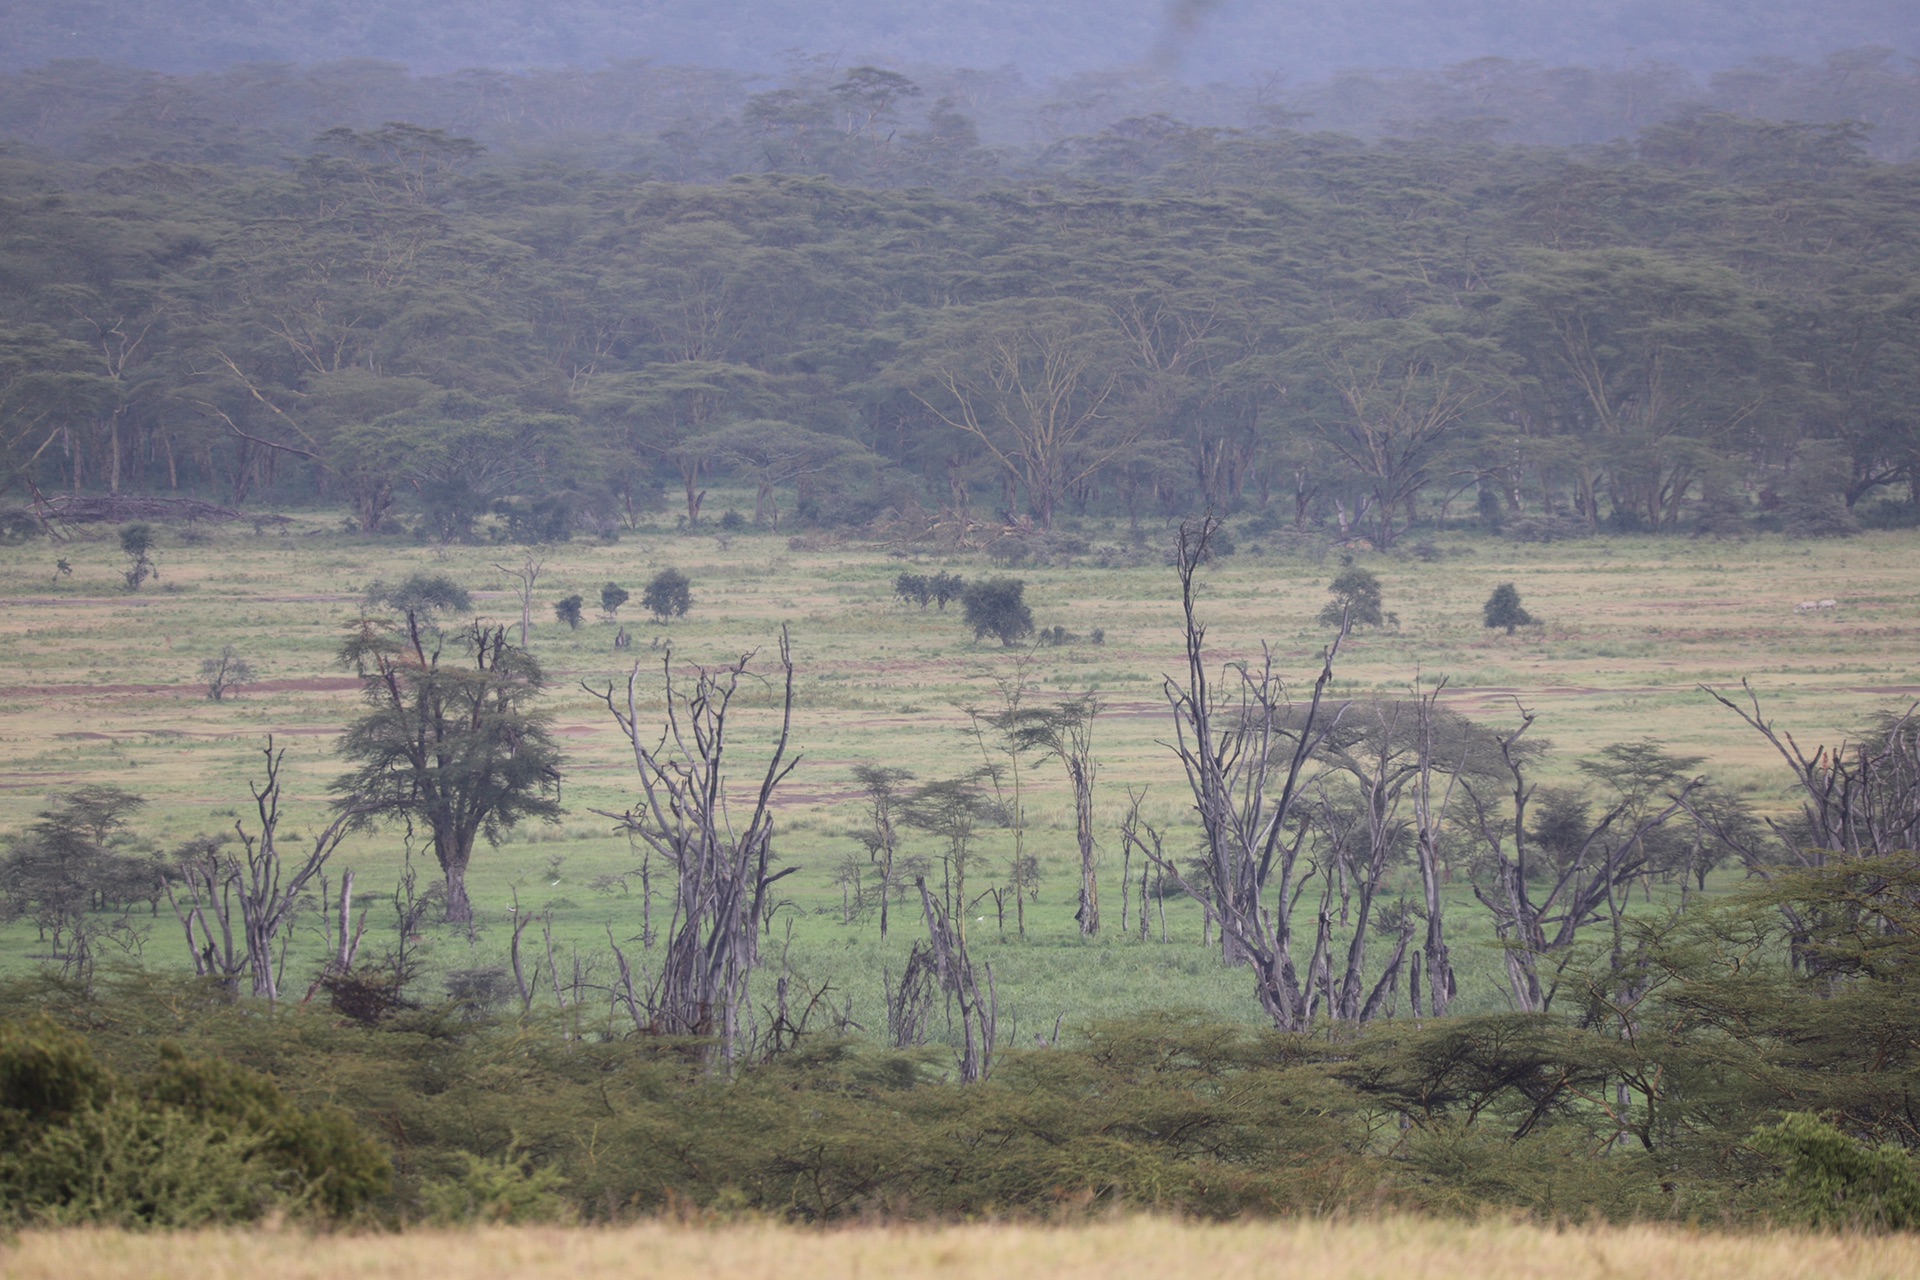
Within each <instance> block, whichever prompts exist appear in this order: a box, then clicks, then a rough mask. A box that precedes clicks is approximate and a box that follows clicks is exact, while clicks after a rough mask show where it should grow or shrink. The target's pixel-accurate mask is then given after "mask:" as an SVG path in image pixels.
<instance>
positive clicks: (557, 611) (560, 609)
mask: <svg viewBox="0 0 1920 1280" xmlns="http://www.w3.org/2000/svg"><path fill="white" fill-rule="evenodd" d="M585 604H586V601H585V600H583V599H582V598H581V597H579V596H577V595H573V596H568V597H567V598H566V599H564V600H555V601H554V602H553V616H554V617H556V618H558V619H559V620H560V621H562V622H564V623H566V624H567V629H568V630H569V631H578V630H579V629H580V621H581V618H580V610H581V608H582V607H583V606H584V605H585Z"/></svg>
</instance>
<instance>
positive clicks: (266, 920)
mask: <svg viewBox="0 0 1920 1280" xmlns="http://www.w3.org/2000/svg"><path fill="white" fill-rule="evenodd" d="M286 754H287V753H286V749H285V748H284V747H281V748H275V746H274V744H273V739H272V738H271V737H269V738H268V739H267V745H266V749H265V755H266V775H267V776H266V780H265V782H264V783H253V782H249V783H248V784H247V787H248V790H250V791H251V792H252V793H253V801H254V809H255V811H256V813H257V814H258V816H259V829H258V830H257V831H249V830H248V829H247V824H246V821H245V820H244V819H235V820H234V824H233V826H234V832H235V834H236V835H237V836H238V842H237V850H236V846H235V845H233V844H220V843H218V842H215V841H211V840H208V841H201V842H198V844H197V845H196V846H194V848H193V851H192V852H191V853H190V854H189V856H188V857H186V858H185V859H183V861H182V863H181V871H182V874H183V878H184V879H185V881H186V889H187V903H186V904H185V905H184V906H183V905H182V904H181V903H180V901H179V900H178V897H177V895H176V894H175V893H174V892H173V889H172V886H171V885H169V886H168V889H167V896H168V900H169V901H170V902H172V904H173V910H174V914H175V915H176V916H177V917H178V918H179V920H180V924H181V927H182V928H183V929H184V930H185V931H186V935H187V949H188V950H189V951H190V952H191V953H192V954H193V963H194V969H195V971H196V972H197V973H199V974H200V975H201V976H203V977H217V978H220V979H222V980H224V981H227V982H230V983H237V981H238V979H239V977H240V976H241V975H242V974H246V975H248V976H250V977H251V979H252V986H253V994H254V995H255V996H256V997H258V998H260V999H264V1000H268V1001H273V1000H277V999H279V998H280V976H281V975H280V971H279V965H280V963H281V962H283V961H284V959H285V938H284V933H285V930H286V927H287V924H288V923H289V922H290V921H291V920H292V918H293V916H294V915H295V913H296V912H298V910H299V909H300V905H301V900H302V895H303V894H304V892H305V890H306V887H307V885H308V884H309V883H310V882H311V881H312V880H313V879H314V877H316V876H318V875H319V874H320V872H321V870H322V869H323V868H324V867H325V866H326V864H327V860H328V859H329V858H331V857H332V856H333V854H334V851H335V850H336V849H338V848H339V847H340V842H341V841H342V840H343V839H345V838H346V834H347V832H348V830H349V829H350V828H351V826H352V825H353V823H354V821H355V819H356V818H357V817H358V816H359V814H358V812H357V811H356V810H352V809H348V810H343V811H341V812H339V813H338V814H337V816H336V817H335V818H334V820H333V821H332V822H331V823H329V824H328V825H327V826H326V827H324V828H322V829H321V831H320V832H319V833H318V834H317V835H315V836H314V837H313V840H312V844H311V845H310V847H308V849H307V850H306V852H305V854H304V855H301V856H300V857H299V860H298V861H297V862H294V861H289V860H287V859H285V858H283V857H282V855H281V852H280V846H279V835H280V794H281V784H280V769H281V765H282V763H283V761H284V760H285V758H286ZM352 894H353V877H352V874H351V873H349V874H348V875H347V877H346V878H345V881H344V882H343V884H342V887H341V902H340V943H339V946H338V948H337V949H336V957H335V958H336V959H337V960H340V961H343V962H344V963H345V964H347V965H351V963H352V960H353V954H354V951H355V950H356V949H357V945H358V934H357V933H356V934H354V935H353V936H352V937H349V935H348V927H349V926H348V921H349V919H350V918H351V915H352V905H353V898H352ZM210 913H211V916H212V921H211V922H210V921H209V914H210ZM236 915H237V917H238V918H237V920H236ZM236 923H237V924H238V925H239V926H240V927H239V939H238V944H237V945H236V940H235V929H234V926H235V924H236ZM212 924H217V926H218V931H217V933H216V931H215V929H214V928H213V927H211V925H212ZM363 927H364V921H363ZM276 945H277V946H278V947H279V952H280V953H279V954H278V955H276V953H275V950H276Z"/></svg>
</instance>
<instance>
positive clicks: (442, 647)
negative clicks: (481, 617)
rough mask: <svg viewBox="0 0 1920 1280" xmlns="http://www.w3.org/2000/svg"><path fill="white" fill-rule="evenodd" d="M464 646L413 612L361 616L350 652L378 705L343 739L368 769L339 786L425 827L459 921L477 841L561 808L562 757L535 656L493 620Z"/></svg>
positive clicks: (465, 917) (365, 816)
mask: <svg viewBox="0 0 1920 1280" xmlns="http://www.w3.org/2000/svg"><path fill="white" fill-rule="evenodd" d="M452 643H453V646H454V649H455V650H456V652H455V653H452V654H450V653H448V652H447V646H448V637H447V636H446V634H445V633H443V632H442V631H440V630H439V629H438V628H435V627H432V626H431V625H429V624H427V623H425V622H423V621H422V620H421V616H420V614H418V613H416V612H415V611H414V610H411V609H409V610H406V611H405V612H404V613H403V614H402V615H401V617H400V619H399V620H398V621H382V620H379V619H374V618H362V619H361V620H360V622H359V624H358V625H357V626H356V628H355V630H354V632H353V634H352V635H351V636H350V637H349V638H348V639H347V642H346V644H345V645H343V646H342V647H341V650H340V661H341V663H342V664H343V665H344V666H347V667H349V668H351V669H352V670H353V672H354V674H355V675H357V676H359V677H360V684H361V696H362V697H363V698H364V699H365V700H366V702H367V705H368V708H369V710H368V712H367V714H366V715H364V716H362V717H361V718H360V719H359V720H356V721H355V722H354V723H353V724H351V725H349V726H348V728H347V732H346V734H345V736H343V737H342V738H341V740H340V746H339V752H340V754H341V755H342V756H345V757H346V758H347V759H348V760H351V761H353V762H355V764H356V766H357V767H355V768H354V769H353V771H352V772H350V773H346V774H342V775H341V776H340V778H339V779H338V780H336V781H335V782H334V784H333V790H334V791H335V792H336V793H337V794H338V795H339V799H338V800H337V801H336V802H335V803H336V804H337V806H338V807H339V808H340V809H342V810H351V811H353V812H354V813H356V815H357V821H359V822H362V823H373V822H379V821H391V820H396V819H397V820H401V821H404V822H406V823H408V824H409V828H410V829H415V830H417V829H419V828H425V830H426V831H427V833H428V835H429V836H430V837H431V838H432V841H433V856H434V860H435V861H436V862H438V863H439V865H440V870H441V872H442V873H443V874H444V876H445V877H446V891H447V919H448V920H449V921H452V922H455V923H464V922H467V921H470V920H472V919H473V904H472V902H470V901H469V900H468V898H467V865H468V863H469V862H470V861H471V859H472V857H473V848H474V844H475V843H476V842H477V841H478V839H479V838H480V837H481V836H482V835H484V836H485V837H486V838H487V840H488V841H489V842H490V843H498V842H499V839H500V837H501V836H502V835H504V834H505V833H506V832H508V831H510V830H512V829H513V828H514V827H515V826H517V825H519V824H520V823H521V822H522V821H524V820H525V819H528V818H539V819H541V820H543V821H552V820H554V819H556V818H558V817H559V816H560V813H561V808H560V763H561V756H560V749H559V747H558V746H557V745H555V743H554V741H553V738H552V736H551V735H550V734H549V733H548V732H547V717H546V715H545V714H544V713H543V712H539V711H536V710H534V709H533V707H532V703H533V701H534V699H536V698H537V697H538V696H539V694H540V691H541V689H542V688H543V687H544V685H545V677H544V675H543V674H542V672H541V670H540V665H539V663H537V662H535V661H534V659H533V656H532V655H531V654H529V653H527V651H526V650H524V649H519V648H516V647H514V646H513V645H510V644H508V643H507V637H506V629H505V628H504V627H490V626H487V625H486V624H484V623H473V624H471V625H469V626H468V627H466V628H465V629H464V630H463V631H461V632H460V633H459V634H458V636H457V637H455V638H454V639H453V641H452Z"/></svg>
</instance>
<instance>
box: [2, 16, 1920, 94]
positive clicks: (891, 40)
mask: <svg viewBox="0 0 1920 1280" xmlns="http://www.w3.org/2000/svg"><path fill="white" fill-rule="evenodd" d="M0 23H3V24H4V26H5V29H6V30H7V32H8V39H7V41H6V45H5V49H4V52H0V67H4V68H7V69H14V68H21V67H31V66H37V65H40V64H42V63H45V62H49V61H54V60H57V59H63V58H100V59H104V60H107V61H111V62H118V63H125V64H128V65H131V66H139V67H148V68H153V69H156V70H164V71H195V70H205V69H209V68H212V67H218V66H225V65H229V64H232V63H237V62H297V63H308V62H322V61H330V60H335V59H342V58H369V57H371V58H391V59H395V60H398V61H401V62H405V63H407V64H409V65H411V66H413V67H415V68H417V69H420V70H426V71H452V70H456V69H458V68H461V67H473V66H484V67H515V68H525V67H537V66H538V67H553V66H580V67H588V68H593V67H599V66H601V65H603V64H604V63H606V62H608V61H610V60H612V61H618V60H625V59H634V58H645V59H652V60H656V61H660V62H677V63H698V64H701V65H705V66H715V67H726V68H730V69H733V70H736V71H748V72H755V73H766V72H768V71H773V70H777V69H778V68H779V67H780V66H781V65H782V64H783V63H784V62H785V61H786V60H787V59H788V58H789V57H790V56H792V55H793V54H794V53H796V52H797V53H798V54H800V55H802V56H812V55H816V54H826V55H829V56H830V57H833V58H835V59H837V60H839V61H841V63H842V64H843V65H846V64H857V63H861V62H887V63H892V64H942V65H960V66H972V67H1001V66H1009V65H1010V66H1014V67H1017V68H1018V69H1019V70H1020V71H1022V72H1024V73H1025V74H1027V75H1029V76H1032V77H1035V78H1038V79H1051V78H1054V77H1058V76H1065V75H1072V74H1075V73H1079V72H1086V71H1095V70H1101V69H1110V68H1115V67H1130V66H1144V65H1149V64H1151V65H1156V66H1159V67H1161V68H1163V69H1166V70H1169V71H1172V72H1176V73H1178V74H1180V75H1182V76H1183V77H1185V78H1188V79H1191V80H1194V81H1196V82H1205V81H1210V80H1246V79H1250V78H1254V77H1262V76H1273V75H1281V76H1290V77H1306V78H1312V79H1321V78H1324V77H1326V76H1328V75H1329V74H1331V73H1333V72H1336V71H1340V70H1343V69H1346V68H1350V67H1420V68H1437V67H1442V66H1446V65H1448V64H1450V63H1457V62H1462V61H1465V60H1467V59H1471V58H1479V57H1486V56H1494V57H1503V58H1514V59H1523V60H1538V61H1542V62H1547V63H1555V64H1562V65H1568V64H1580V65H1587V66H1608V67H1619V66H1629V65H1633V64H1637V63H1642V62H1647V61H1658V62H1666V63H1673V64H1676V65H1678V66H1681V67H1683V68H1686V69H1688V70H1691V71H1702V72H1705V71H1714V70H1720V69H1724V68H1727V67H1731V66H1735V65H1737V64H1739V63H1743V62H1747V61H1749V60H1752V59H1756V58H1778V57H1794V58H1807V57H1812V58H1819V57H1821V56H1823V55H1825V54H1829V53H1833V52H1837V51H1839V50H1842V49H1848V48H1853V47H1857V46H1863V45H1882V46H1887V47H1889V48H1891V49H1893V50H1895V51H1896V52H1898V53H1902V54H1906V55H1913V54H1915V53H1920V15H1917V14H1916V12H1915V11H1914V9H1913V7H1912V6H1911V5H1908V4H1903V3H1901V2H1900V0H1829V2H1828V3H1824V4H1817V5H1816V4H1809V3H1806V0H1749V2H1746V3H1740V2H1737V0H1692V2H1691V3H1688V4H1684V5H1656V4H1647V3H1644V2H1640V0H1447V2H1446V3H1435V2H1434V0H1352V2H1351V3H1343V4H1332V3H1328V2H1327V0H1319V2H1318V3H1312V4H1297V3H1296V4H1277V3H1273V2H1272V0H1119V2H1117V3H1105V4H1092V3H1086V2H1085V0H1083V2H1082V3H1079V4H1044V5H1039V4H1028V3H1018V2H1016V0H967V2H966V3H952V2H947V3H933V2H931V0H914V2H911V3H909V2H907V0H841V2H839V3H834V4H799V3H795V2H794V0H751V3H747V2H745V0H727V2H725V3H704V4H702V3H693V2H691V0H641V2H616V0H557V2H554V3H533V2H532V0H516V2H515V3H478V2H476V0H440V2H439V3H431V4H410V5H404V6H396V5H392V4H386V3H380V2H379V0H274V3H270V4H232V3H226V2H224V0H184V2H183V3H180V4H174V5H167V6H154V5H141V4H131V3H127V2H126V0H119V2H118V3H114V2H113V0H103V2H99V3H76V2H75V0H8V2H7V3H6V4H4V5H0Z"/></svg>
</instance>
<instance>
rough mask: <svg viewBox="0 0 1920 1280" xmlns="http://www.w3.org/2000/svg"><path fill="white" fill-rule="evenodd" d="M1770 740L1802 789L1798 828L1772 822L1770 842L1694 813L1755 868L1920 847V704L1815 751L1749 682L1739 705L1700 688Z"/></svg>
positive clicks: (1812, 864) (1817, 863) (1706, 814)
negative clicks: (1776, 723) (1776, 720)
mask: <svg viewBox="0 0 1920 1280" xmlns="http://www.w3.org/2000/svg"><path fill="white" fill-rule="evenodd" d="M1700 687H1701V688H1702V689H1703V690H1705V691H1706V693H1707V694H1708V695H1709V696H1711V697H1712V698H1713V700H1714V701H1716V702H1718V703H1719V704H1720V705H1721V706H1723V707H1725V708H1727V710H1729V711H1731V712H1733V713H1734V714H1735V715H1737V716H1739V717H1740V718H1741V719H1742V720H1744V721H1746V722H1747V724H1748V725H1749V726H1750V727H1751V728H1752V729H1753V730H1754V732H1756V733H1758V734H1759V735H1760V736H1761V737H1763V738H1765V739H1766V740H1767V742H1768V743H1769V744H1770V745H1771V746H1772V747H1773V749H1774V750H1775V751H1777V752H1778V753H1779V754H1780V758H1781V759H1783V760H1785V761H1786V762H1787V764H1788V766H1789V767H1790V768H1792V770H1793V775H1794V783H1795V785H1796V786H1797V787H1798V789H1799V791H1800V813H1801V818H1802V821H1803V823H1804V825H1803V826H1802V827H1801V828H1799V829H1797V830H1796V829H1794V828H1793V827H1791V826H1789V825H1787V824H1783V823H1780V822H1776V821H1773V820H1771V819H1770V820H1768V823H1767V831H1768V833H1769V834H1771V835H1772V836H1773V839H1772V840H1771V841H1762V840H1759V839H1756V838H1755V836H1756V834H1757V833H1755V832H1746V831H1741V830H1739V829H1738V828H1737V827H1735V826H1733V825H1731V824H1729V823H1727V822H1725V821H1724V820H1722V819H1721V818H1720V817H1719V816H1717V815H1715V814H1713V813H1711V812H1708V811H1706V810H1705V809H1704V808H1703V807H1702V808H1701V811H1699V812H1696V813H1695V815H1694V816H1695V817H1696V818H1697V819H1698V820H1699V821H1701V822H1702V823H1703V824H1704V825H1706V826H1708V827H1709V829H1711V830H1713V832H1714V834H1715V835H1716V836H1718V837H1719V838H1720V839H1722V840H1724V841H1725V842H1726V843H1727V844H1728V845H1729V846H1731V847H1732V848H1733V849H1734V850H1735V851H1736V852H1737V853H1738V854H1739V855H1740V856H1741V858H1742V860H1743V861H1745V863H1746V865H1747V867H1748V869H1749V870H1751V871H1753V872H1755V873H1757V874H1760V875H1766V874H1768V872H1769V870H1770V868H1772V867H1775V866H1781V865H1785V866H1800V867H1821V866H1825V865H1826V863H1827V862H1828V860H1829V859H1831V858H1834V857H1836V856H1837V857H1846V858H1861V857H1880V856H1883V855H1886V854H1889V853H1894V852H1899V851H1904V850H1909V849H1913V848H1915V847H1920V703H1915V704H1914V705H1913V706H1910V707H1908V708H1907V709H1906V710H1905V711H1904V712H1901V713H1900V714H1898V715H1890V716H1887V717H1885V718H1884V719H1883V720H1882V721H1881V723H1880V725H1879V727H1878V728H1877V729H1876V730H1875V731H1874V732H1872V733H1868V734H1865V735H1862V736H1861V737H1859V738H1857V739H1855V740H1853V741H1851V742H1845V741H1843V742H1841V743H1840V744H1839V745H1838V746H1833V747H1826V746H1821V747H1816V748H1814V750H1813V752H1812V754H1808V753H1807V751H1806V750H1805V749H1804V748H1802V747H1801V745H1800V744H1799V743H1798V742H1797V741H1795V740H1794V737H1793V735H1792V734H1791V733H1788V732H1786V731H1784V730H1779V729H1775V728H1774V727H1773V722H1772V721H1771V720H1768V719H1767V718H1766V717H1765V715H1764V713H1763V712H1762V711H1761V708H1760V697H1759V695H1758V694H1756V693H1755V692H1754V691H1753V687H1752V686H1751V685H1749V684H1748V683H1747V682H1746V681H1744V680H1742V681H1741V682H1740V687H1741V689H1742V690H1744V691H1745V693H1746V695H1747V705H1746V706H1744V707H1743V706H1741V705H1740V704H1738V703H1736V702H1734V701H1733V700H1732V699H1731V698H1728V697H1726V696H1725V695H1724V694H1722V693H1720V692H1719V691H1718V690H1715V689H1709V688H1707V687H1706V686H1705V685H1702V686H1700Z"/></svg>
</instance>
